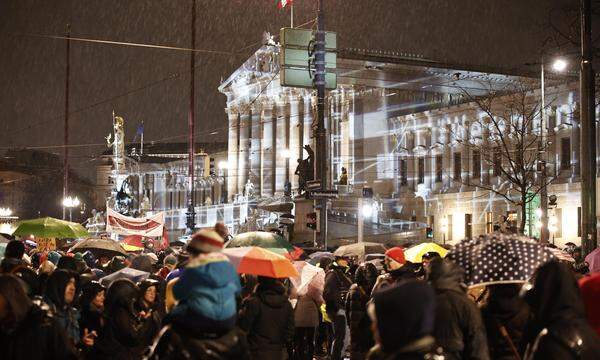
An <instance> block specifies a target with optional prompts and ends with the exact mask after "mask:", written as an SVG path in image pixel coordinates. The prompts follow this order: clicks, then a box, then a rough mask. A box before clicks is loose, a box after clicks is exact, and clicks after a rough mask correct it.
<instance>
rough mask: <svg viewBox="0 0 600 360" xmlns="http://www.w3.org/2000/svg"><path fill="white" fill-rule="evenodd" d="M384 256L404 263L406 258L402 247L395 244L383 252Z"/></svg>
mask: <svg viewBox="0 0 600 360" xmlns="http://www.w3.org/2000/svg"><path fill="white" fill-rule="evenodd" d="M385 256H387V257H389V258H390V259H392V260H394V261H396V262H398V263H400V264H402V265H404V264H405V263H406V258H404V249H403V248H401V247H399V246H396V247H393V248H391V249H389V250H388V251H386V252H385Z"/></svg>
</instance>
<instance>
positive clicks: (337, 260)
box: [335, 256, 350, 267]
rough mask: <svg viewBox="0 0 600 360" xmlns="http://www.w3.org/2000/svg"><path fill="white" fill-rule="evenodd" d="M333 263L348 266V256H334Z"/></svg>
mask: <svg viewBox="0 0 600 360" xmlns="http://www.w3.org/2000/svg"><path fill="white" fill-rule="evenodd" d="M335 263H336V264H338V266H341V267H348V266H349V265H350V262H349V260H348V258H347V257H344V256H336V257H335Z"/></svg>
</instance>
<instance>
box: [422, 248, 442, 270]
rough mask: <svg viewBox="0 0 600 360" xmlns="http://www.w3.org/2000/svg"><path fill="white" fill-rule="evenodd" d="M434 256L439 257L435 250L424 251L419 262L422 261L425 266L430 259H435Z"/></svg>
mask: <svg viewBox="0 0 600 360" xmlns="http://www.w3.org/2000/svg"><path fill="white" fill-rule="evenodd" d="M436 258H441V256H440V254H439V253H438V252H436V251H430V252H426V253H425V254H423V256H422V257H421V262H422V264H423V266H424V267H426V266H427V265H428V264H429V262H430V261H431V260H433V259H436Z"/></svg>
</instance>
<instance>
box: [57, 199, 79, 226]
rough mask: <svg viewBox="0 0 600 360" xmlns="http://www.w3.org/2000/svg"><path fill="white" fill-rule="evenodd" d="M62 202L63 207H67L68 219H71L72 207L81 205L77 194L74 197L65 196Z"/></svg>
mask: <svg viewBox="0 0 600 360" xmlns="http://www.w3.org/2000/svg"><path fill="white" fill-rule="evenodd" d="M62 203H63V206H64V207H65V208H67V209H69V221H73V208H75V207H78V206H79V205H81V202H80V201H79V199H78V198H77V196H75V197H71V196H67V197H66V198H64V199H63V202H62Z"/></svg>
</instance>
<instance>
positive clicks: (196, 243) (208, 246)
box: [186, 229, 224, 256]
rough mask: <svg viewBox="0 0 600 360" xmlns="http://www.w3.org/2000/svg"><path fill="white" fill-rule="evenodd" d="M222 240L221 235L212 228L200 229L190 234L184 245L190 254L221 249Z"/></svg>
mask: <svg viewBox="0 0 600 360" xmlns="http://www.w3.org/2000/svg"><path fill="white" fill-rule="evenodd" d="M223 246H224V241H223V238H222V237H221V235H219V234H218V233H217V232H216V231H214V230H206V229H205V230H200V231H198V232H197V233H195V234H194V235H193V236H192V239H191V240H190V242H189V243H188V244H187V246H186V250H187V252H188V253H189V254H190V255H191V256H197V255H200V254H207V253H211V252H218V251H221V250H223Z"/></svg>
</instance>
